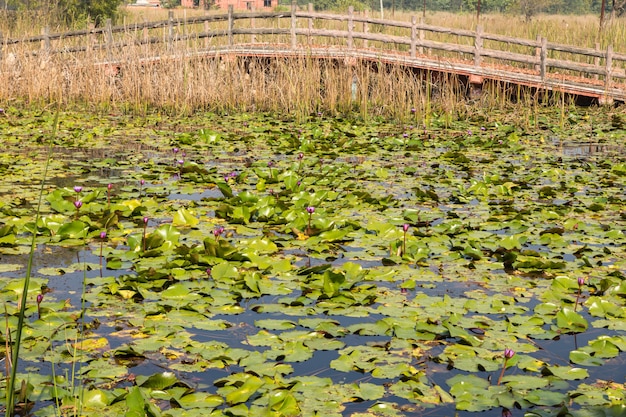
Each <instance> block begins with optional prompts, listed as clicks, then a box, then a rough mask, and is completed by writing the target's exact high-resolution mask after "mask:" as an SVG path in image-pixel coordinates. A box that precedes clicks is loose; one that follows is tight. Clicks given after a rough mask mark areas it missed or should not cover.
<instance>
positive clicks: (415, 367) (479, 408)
mask: <svg viewBox="0 0 626 417" xmlns="http://www.w3.org/2000/svg"><path fill="white" fill-rule="evenodd" d="M317 123H321V124H322V125H321V126H314V127H311V129H318V128H320V129H327V130H329V131H333V132H334V136H332V138H330V139H329V137H325V138H323V139H324V140H315V137H316V136H315V135H316V134H317V133H315V134H311V136H310V137H309V138H308V139H302V138H300V139H299V143H300V144H299V145H298V147H296V148H293V147H292V145H293V137H292V136H289V135H287V136H288V139H285V140H281V139H280V136H278V134H277V133H276V132H275V131H272V132H270V133H269V134H258V130H255V129H258V126H257V127H256V128H255V127H254V126H249V129H250V131H251V132H255V135H257V136H251V135H252V133H250V135H248V136H246V135H236V136H237V137H233V136H228V133H227V132H226V131H224V132H221V133H220V135H221V136H220V137H221V139H211V140H210V141H208V140H207V141H205V142H202V141H200V139H199V138H203V137H204V136H202V135H204V133H202V134H200V133H198V134H197V135H196V136H194V135H193V134H191V133H189V132H187V133H185V135H186V136H182V135H181V134H180V132H178V131H176V132H177V133H174V132H169V133H168V134H165V135H163V136H161V135H157V136H155V137H152V138H151V140H152V141H154V142H155V143H154V144H151V145H146V144H144V143H141V142H139V141H134V140H129V141H128V142H124V143H123V146H121V147H120V148H117V147H116V146H114V145H113V144H112V143H113V142H109V143H110V145H108V146H106V147H105V148H104V149H90V148H89V147H80V148H76V147H72V146H68V147H63V146H58V147H55V148H53V149H52V151H53V163H52V166H51V173H50V174H49V176H48V179H47V181H46V187H44V205H43V208H42V212H41V219H39V222H38V223H37V238H36V243H37V245H36V250H35V252H34V256H33V261H32V262H33V264H32V267H33V268H32V269H33V271H34V275H33V277H34V280H35V283H34V285H33V287H32V288H31V289H30V290H29V311H28V317H27V326H28V332H27V338H26V341H25V346H24V348H23V349H24V351H23V352H24V354H23V357H21V360H20V363H19V366H20V367H19V373H20V375H22V376H23V377H24V378H26V377H27V376H28V375H31V376H30V378H31V380H32V382H31V384H33V390H32V393H31V396H30V397H29V402H30V404H31V406H32V407H31V410H32V412H34V413H36V414H38V415H46V413H49V412H50V411H51V410H52V409H54V407H55V405H54V402H53V397H54V396H53V395H52V394H51V392H50V390H49V388H48V387H49V386H50V381H49V380H45V379H37V378H35V377H34V376H32V375H35V374H36V375H41V377H42V378H45V377H48V378H49V376H50V375H51V374H52V370H53V369H54V370H55V374H56V375H59V374H61V375H62V374H64V373H66V372H71V370H72V369H73V364H75V363H76V364H78V365H79V367H80V369H84V371H82V370H81V371H80V372H81V374H82V372H84V375H83V376H82V377H81V382H80V383H79V385H80V386H82V387H84V389H85V390H86V391H85V392H86V393H87V396H88V397H89V395H90V394H89V393H95V392H96V391H98V392H106V393H107V394H106V395H105V397H106V398H107V399H106V400H98V401H97V402H95V403H89V402H85V403H84V404H82V406H83V407H84V408H85V409H86V410H90V409H94V408H90V407H95V409H97V408H98V407H100V408H102V409H104V408H106V409H107V410H110V414H111V415H123V414H125V411H124V410H125V409H124V407H123V405H124V404H127V403H128V401H127V400H126V398H127V397H126V395H127V394H128V393H131V392H133V391H132V388H133V387H137V386H139V387H141V390H142V393H143V394H142V395H144V396H146V397H145V398H146V401H147V402H146V404H147V403H149V402H151V403H152V404H155V405H156V406H157V407H158V408H159V410H160V412H162V415H164V416H168V415H171V416H177V415H185V414H184V413H183V412H182V410H195V411H194V412H197V413H200V414H189V415H202V414H201V413H202V412H203V410H204V411H205V412H208V411H209V410H214V411H216V412H217V410H222V411H224V412H226V413H234V412H235V410H238V411H237V412H239V413H243V411H242V410H243V409H244V408H245V409H246V410H247V409H250V410H256V411H251V414H250V415H257V414H254V413H255V412H256V413H259V408H260V409H262V408H264V407H270V405H269V404H273V405H272V407H274V408H273V410H274V412H275V413H276V414H275V415H297V414H298V413H301V414H302V415H313V414H312V413H313V412H312V410H318V409H319V410H322V411H321V412H325V413H327V415H329V416H333V415H344V416H349V415H354V416H362V415H424V416H434V417H439V416H449V415H458V416H463V417H469V416H475V415H481V416H501V415H503V409H507V410H510V411H511V412H512V415H514V416H518V415H519V416H521V415H524V412H526V411H536V412H540V413H543V415H557V414H558V412H559V410H560V409H561V408H562V407H564V406H565V407H568V408H569V410H571V412H572V413H574V414H575V413H577V412H582V411H585V410H596V409H602V408H608V407H611V406H613V405H615V404H618V405H619V404H623V403H624V400H623V393H622V394H621V395H622V397H621V398H620V397H619V395H620V394H617V393H619V392H621V391H622V388H623V384H624V375H625V374H626V362H625V361H626V357H625V355H624V353H623V352H624V350H625V348H626V337H625V332H624V330H625V329H624V325H623V323H624V321H626V307H625V305H624V299H625V298H626V297H625V296H626V284H624V261H623V260H622V259H624V256H623V255H624V245H625V244H626V237H624V233H623V232H624V230H626V223H625V222H624V218H623V217H622V216H621V207H622V203H623V201H622V200H623V198H622V197H623V196H622V194H623V193H622V194H620V190H623V187H624V186H625V185H626V184H624V175H623V174H624V173H626V165H623V164H624V161H622V158H621V156H620V154H619V146H620V145H619V144H618V143H605V144H600V143H593V144H592V143H560V142H558V143H557V142H554V141H552V143H551V144H546V145H544V146H543V147H541V148H538V147H537V146H536V145H535V144H534V143H533V142H532V140H530V139H525V141H524V140H520V139H519V137H517V136H513V135H512V134H511V132H510V131H508V130H500V129H498V128H497V127H493V128H489V129H486V130H485V132H484V133H477V134H471V135H467V134H464V135H461V134H457V135H456V136H455V137H456V138H457V139H456V140H455V141H450V139H449V137H448V131H447V130H446V129H441V130H440V131H434V132H431V133H429V140H430V141H431V142H426V141H424V140H423V138H421V136H419V134H417V133H415V135H414V136H415V137H412V138H409V139H412V140H414V141H415V142H416V143H418V144H417V145H416V144H415V143H413V142H410V141H409V139H407V138H405V137H403V134H402V133H399V134H398V135H395V136H394V135H390V136H389V137H386V138H384V139H383V138H377V139H376V140H377V142H376V143H375V144H374V145H372V143H373V140H372V139H371V138H372V135H369V136H368V135H362V136H363V138H362V139H359V135H356V136H354V135H347V137H348V138H350V140H353V141H354V142H355V143H353V144H346V143H348V142H342V143H343V145H341V146H339V148H338V149H337V150H336V151H335V150H333V152H335V155H329V149H328V148H329V147H330V146H332V145H333V144H332V141H333V140H339V139H341V141H343V140H344V139H345V140H348V139H346V138H344V137H343V136H342V132H344V133H345V131H346V130H347V129H356V128H355V127H354V126H352V125H349V126H342V127H341V128H338V127H337V125H336V122H334V121H333V122H331V121H328V124H325V123H327V122H325V121H318V122H317ZM176 129H179V128H178V127H177V128H176ZM216 129H217V128H216ZM290 129H294V130H295V127H294V126H293V125H292V124H286V125H285V126H284V130H285V131H289V130H290ZM333 129H336V130H333ZM364 129H365V128H364ZM404 131H405V130H404V129H401V130H399V132H404ZM474 131H478V132H481V131H480V130H479V129H474ZM387 133H388V132H387ZM298 135H300V136H302V137H306V136H307V135H306V133H301V134H298ZM298 135H296V136H298ZM480 135H484V137H481V136H480ZM218 136H219V135H218ZM300 136H298V137H300ZM211 137H212V136H211ZM252 137H254V139H252ZM459 137H461V138H462V139H459ZM190 138H194V140H196V141H193V140H190ZM183 139H184V140H183ZM331 139H332V140H331ZM242 141H243V142H242ZM327 142H331V143H327ZM360 145H363V146H362V147H359V146H360ZM335 146H336V145H335ZM372 147H374V149H375V150H376V151H377V152H378V154H375V155H369V154H368V155H359V152H358V150H359V149H365V148H367V149H370V148H372ZM494 147H495V148H496V149H497V155H498V156H497V157H496V158H494V157H493V155H494V152H493V151H494ZM242 149H246V151H242ZM41 150H42V149H41V148H36V147H31V148H27V150H26V153H22V152H15V153H8V154H7V155H8V156H7V158H8V157H9V156H10V157H13V158H22V159H21V161H23V162H20V163H19V164H18V165H19V166H21V167H23V168H20V169H19V171H20V172H16V173H15V176H24V175H25V173H28V172H32V174H33V177H32V178H30V179H29V181H26V182H23V183H20V184H19V185H16V183H15V182H14V178H15V177H14V176H12V175H9V174H7V175H5V176H4V177H3V179H2V180H0V182H1V183H2V184H0V186H1V187H2V194H3V198H4V200H3V204H2V205H1V206H0V209H1V213H2V216H1V217H0V226H2V227H4V228H3V229H0V230H2V235H1V236H0V256H1V259H2V264H3V266H2V267H1V269H0V286H1V288H2V290H1V291H0V293H1V294H3V297H4V299H3V300H4V302H5V305H10V306H11V307H10V309H9V310H7V311H10V313H9V314H8V320H9V323H10V324H9V327H11V326H14V325H15V323H16V317H17V314H16V312H15V308H14V307H13V306H14V305H15V302H16V301H17V298H18V295H19V293H20V290H19V285H14V283H16V282H19V281H21V278H23V277H24V273H25V267H24V266H25V265H26V264H27V263H28V257H29V244H30V239H31V236H32V231H33V230H34V226H33V223H32V222H34V215H33V210H34V209H35V208H36V206H37V205H36V201H37V198H36V197H37V195H38V192H37V190H36V185H35V184H36V182H37V179H38V178H39V179H40V178H41V177H40V175H41V172H42V171H41V166H40V165H41V163H42V161H43V160H44V159H43V153H41V152H38V151H41ZM299 152H302V156H301V157H300V156H299ZM183 153H184V156H183ZM322 155H323V157H322ZM35 156H37V158H33V157H35ZM33 160H35V164H32V161H33ZM322 160H323V163H321V161H322ZM179 161H182V162H179ZM20 164H21V165H20ZM31 164H32V165H31ZM512 166H514V167H516V168H515V169H512V168H511V167H512ZM24 167H28V169H26V168H24ZM108 184H111V187H110V189H107V188H108V187H107V186H108ZM76 185H79V186H81V187H83V188H82V189H81V190H79V191H76V190H74V189H73V187H74V186H76ZM20 199H21V200H20ZM78 200H80V201H81V203H82V204H81V205H80V206H79V207H76V204H75V202H76V201H78ZM309 209H310V210H309ZM220 227H223V228H224V230H220ZM103 231H106V236H105V237H101V235H100V234H101V233H102V232H103ZM100 253H102V256H101V255H100ZM100 265H102V267H100ZM581 280H582V281H581ZM31 291H32V292H31ZM83 291H84V292H83ZM39 293H42V294H43V295H44V301H43V302H42V305H41V307H43V309H42V310H41V311H37V308H36V305H35V303H36V302H35V301H34V299H35V297H36V295H37V294H39ZM81 311H84V315H83V317H82V318H80V319H79V317H80V315H81ZM83 325H84V326H86V330H85V332H84V333H80V334H78V335H76V331H75V330H76V329H81V328H82V326H83ZM51 326H58V328H59V329H64V331H65V332H66V333H64V334H63V335H60V334H56V333H55V335H54V336H50V334H51V333H53V332H51V330H50V328H51ZM46 329H47V330H46ZM70 329H74V333H73V332H72V331H71V330H70ZM3 334H4V331H3ZM74 337H78V338H79V339H81V340H85V341H86V342H88V343H86V345H87V347H85V348H84V349H83V348H82V347H81V348H79V349H78V350H72V349H71V348H68V346H76V345H79V344H78V343H77V342H76V341H75V339H73V338H74ZM72 341H74V342H72ZM91 343H93V345H92V344H91ZM37 344H39V345H40V346H41V345H44V344H47V346H48V345H49V347H48V348H45V349H42V348H37ZM80 346H82V345H80ZM505 349H513V350H515V355H514V356H513V357H512V358H508V359H507V360H505V358H504V356H503V355H504V351H505ZM508 360H510V361H511V362H507V361H508ZM505 363H508V365H509V366H508V367H507V369H506V370H505V373H504V375H505V377H504V379H503V380H502V384H498V383H497V381H498V379H499V376H500V373H501V369H502V366H503V364H505ZM107 368H109V369H107ZM169 371H172V372H173V373H174V375H175V378H174V379H172V380H170V382H169V383H164V384H163V386H160V383H157V382H154V378H155V377H154V376H155V375H161V376H160V377H159V378H166V377H165V376H163V375H162V374H163V373H164V372H169ZM141 376H145V377H151V378H153V380H151V381H152V382H146V379H141ZM138 377H139V378H138ZM459 378H467V381H469V382H468V383H469V385H468V384H467V383H464V382H463V380H462V379H459ZM245 381H253V382H249V383H250V384H253V383H254V385H250V386H248V385H246V384H247V383H248V382H245ZM61 385H62V386H63V387H64V388H67V389H68V391H70V390H69V388H70V387H66V386H64V385H63V384H61ZM252 386H253V387H254V388H251V387H252ZM303 387H304V388H303ZM183 388H184V389H186V391H185V392H184V393H183V392H182V391H180V392H179V390H180V389H183ZM244 388H245V389H244ZM246 389H250V390H252V391H251V392H249V393H248V392H247V391H246ZM277 392H279V393H280V394H281V395H283V394H284V393H288V398H290V400H289V401H285V402H281V403H280V404H279V403H272V402H271V400H270V399H268V396H270V394H271V393H274V394H276V393H277ZM320 393H325V394H323V395H322V396H323V397H325V398H320ZM128 395H130V394H128ZM194 395H196V396H194ZM197 395H204V397H197ZM218 397H219V400H217V398H218ZM89 398H91V397H89ZM183 398H184V399H183ZM291 399H293V401H292V400H291ZM333 400H336V401H333ZM60 401H62V402H63V403H66V402H67V403H68V404H69V403H71V395H70V394H68V395H66V396H65V397H63V398H60ZM94 401H95V400H94ZM213 401H215V402H213ZM181 407H182V408H181ZM255 407H259V408H255ZM386 407H390V408H391V409H392V410H394V411H393V412H392V411H385V410H386ZM115 410H117V411H115ZM144 410H149V406H148V405H145V408H144ZM296 410H299V411H296ZM323 410H326V411H323ZM146 412H148V411H146ZM189 412H191V411H189ZM220 412H221V411H220ZM116 413H117V414H116ZM168 413H169V414H168ZM281 413H282V414H281ZM376 413H379V414H376ZM228 415H231V414H228ZM232 415H235V414H232ZM259 415H260V414H259Z"/></svg>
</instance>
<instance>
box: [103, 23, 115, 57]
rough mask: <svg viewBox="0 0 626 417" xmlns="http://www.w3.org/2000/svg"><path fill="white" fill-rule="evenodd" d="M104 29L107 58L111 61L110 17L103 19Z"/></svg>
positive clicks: (111, 25) (111, 29) (111, 32)
mask: <svg viewBox="0 0 626 417" xmlns="http://www.w3.org/2000/svg"><path fill="white" fill-rule="evenodd" d="M104 30H105V36H106V46H107V59H108V60H109V61H111V60H112V59H113V23H112V22H111V19H107V20H106V21H105V23H104Z"/></svg>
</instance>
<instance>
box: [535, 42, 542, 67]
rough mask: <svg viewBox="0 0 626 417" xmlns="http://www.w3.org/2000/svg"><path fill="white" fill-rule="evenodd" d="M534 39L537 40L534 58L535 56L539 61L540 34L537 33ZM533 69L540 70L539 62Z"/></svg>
mask: <svg viewBox="0 0 626 417" xmlns="http://www.w3.org/2000/svg"><path fill="white" fill-rule="evenodd" d="M535 39H536V40H537V47H536V48H535V58H537V61H541V35H537V37H536V38H535ZM535 71H537V72H541V64H536V65H535Z"/></svg>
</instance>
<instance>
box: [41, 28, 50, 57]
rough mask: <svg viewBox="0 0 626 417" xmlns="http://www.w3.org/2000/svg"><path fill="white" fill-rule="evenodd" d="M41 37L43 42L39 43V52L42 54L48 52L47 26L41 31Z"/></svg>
mask: <svg viewBox="0 0 626 417" xmlns="http://www.w3.org/2000/svg"><path fill="white" fill-rule="evenodd" d="M41 35H42V36H43V40H42V41H41V50H42V51H44V52H46V53H47V52H50V28H49V27H48V26H46V27H44V28H43V29H41Z"/></svg>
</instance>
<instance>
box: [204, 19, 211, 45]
mask: <svg viewBox="0 0 626 417" xmlns="http://www.w3.org/2000/svg"><path fill="white" fill-rule="evenodd" d="M203 26H204V34H205V37H204V47H205V48H206V49H209V30H210V27H209V22H208V21H206V20H205V21H204V24H203Z"/></svg>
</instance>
